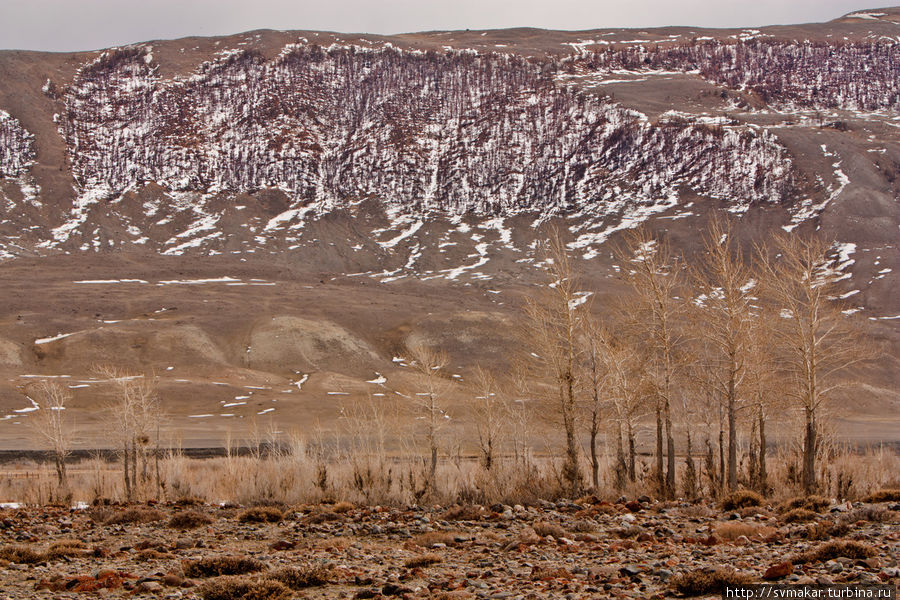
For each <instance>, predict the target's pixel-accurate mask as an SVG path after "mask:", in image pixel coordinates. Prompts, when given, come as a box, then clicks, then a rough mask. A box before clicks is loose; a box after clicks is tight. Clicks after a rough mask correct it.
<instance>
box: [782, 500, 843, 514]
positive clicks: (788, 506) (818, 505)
mask: <svg viewBox="0 0 900 600" xmlns="http://www.w3.org/2000/svg"><path fill="white" fill-rule="evenodd" d="M829 504H831V502H829V500H828V498H823V497H822V496H797V497H796V498H791V499H790V500H787V501H785V502H783V503H782V504H781V506H779V507H778V510H779V512H783V513H786V512H790V511H792V510H795V509H798V508H802V509H804V510H811V511H814V512H822V511H823V510H825V509H826V508H828V505H829Z"/></svg>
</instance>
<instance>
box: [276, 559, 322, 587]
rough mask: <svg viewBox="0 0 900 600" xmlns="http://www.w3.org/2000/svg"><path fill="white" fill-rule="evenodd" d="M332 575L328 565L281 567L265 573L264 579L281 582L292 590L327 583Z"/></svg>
mask: <svg viewBox="0 0 900 600" xmlns="http://www.w3.org/2000/svg"><path fill="white" fill-rule="evenodd" d="M333 577H334V572H333V570H332V568H331V567H330V566H329V565H306V566H301V567H282V568H280V569H275V570H274V571H268V572H267V573H266V574H265V578H266V579H271V580H274V581H278V582H281V583H283V584H284V585H286V586H287V587H289V588H291V589H292V590H302V589H305V588H309V587H316V586H320V585H327V584H328V583H331V580H332V579H333Z"/></svg>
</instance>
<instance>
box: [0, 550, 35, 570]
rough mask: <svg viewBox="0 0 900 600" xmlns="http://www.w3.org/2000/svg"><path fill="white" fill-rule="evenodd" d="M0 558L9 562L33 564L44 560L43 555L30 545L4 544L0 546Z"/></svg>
mask: <svg viewBox="0 0 900 600" xmlns="http://www.w3.org/2000/svg"><path fill="white" fill-rule="evenodd" d="M0 559H3V560H8V561H9V562H11V563H19V564H25V565H33V564H35V563H39V562H42V561H43V560H45V556H44V555H43V554H42V553H40V552H37V551H35V550H34V549H33V548H31V547H30V546H4V547H2V548H0Z"/></svg>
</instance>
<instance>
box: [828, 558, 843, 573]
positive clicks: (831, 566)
mask: <svg viewBox="0 0 900 600" xmlns="http://www.w3.org/2000/svg"><path fill="white" fill-rule="evenodd" d="M825 568H826V569H827V570H828V572H829V573H840V572H841V571H843V570H844V565H842V564H841V563H839V562H837V561H834V560H829V561H828V562H826V563H825Z"/></svg>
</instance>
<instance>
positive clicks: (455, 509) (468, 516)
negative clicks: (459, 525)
mask: <svg viewBox="0 0 900 600" xmlns="http://www.w3.org/2000/svg"><path fill="white" fill-rule="evenodd" d="M482 517H484V510H483V509H482V508H481V507H480V506H476V505H474V504H454V505H453V506H451V507H450V508H448V509H447V510H445V511H444V513H443V514H442V515H441V518H442V519H444V520H445V521H477V520H479V519H481V518H482Z"/></svg>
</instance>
